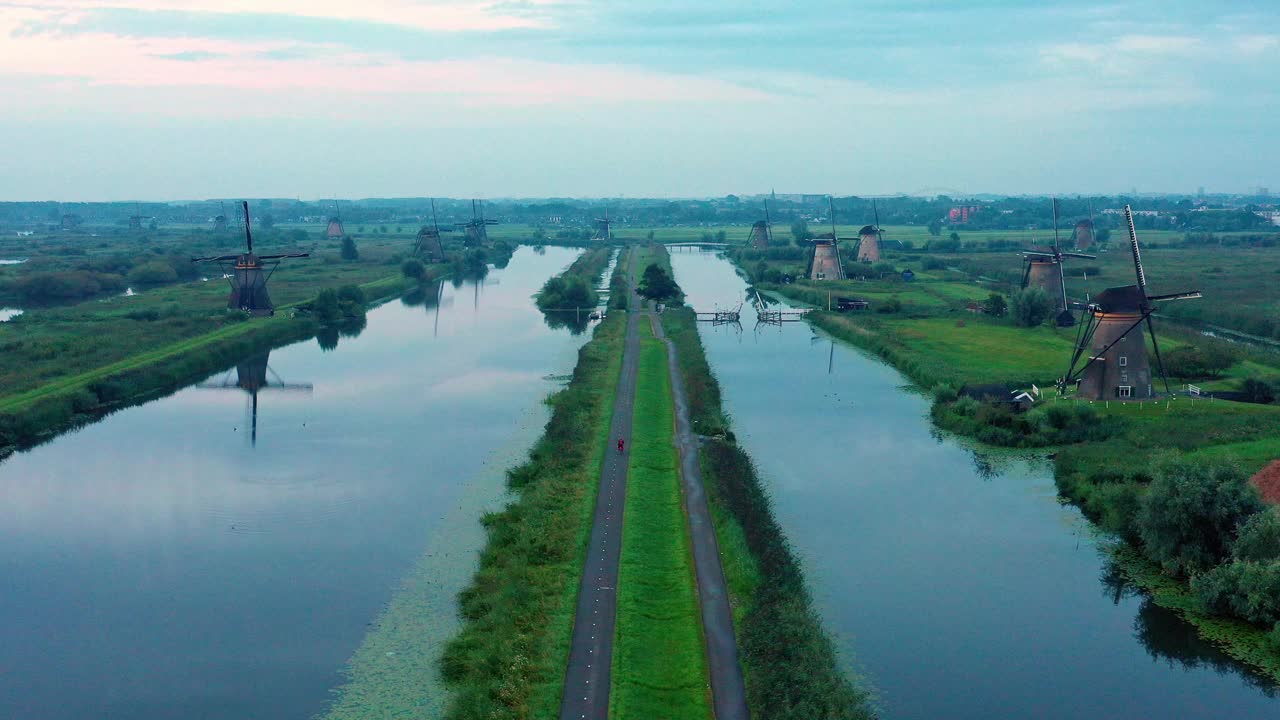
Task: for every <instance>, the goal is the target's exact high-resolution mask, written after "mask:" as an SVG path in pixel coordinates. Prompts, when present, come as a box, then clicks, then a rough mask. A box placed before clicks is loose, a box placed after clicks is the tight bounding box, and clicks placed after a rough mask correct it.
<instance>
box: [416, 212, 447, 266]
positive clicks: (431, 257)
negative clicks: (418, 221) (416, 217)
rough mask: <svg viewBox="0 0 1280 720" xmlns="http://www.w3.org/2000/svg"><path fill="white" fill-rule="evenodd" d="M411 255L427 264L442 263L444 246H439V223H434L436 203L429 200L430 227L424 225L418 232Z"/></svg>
mask: <svg viewBox="0 0 1280 720" xmlns="http://www.w3.org/2000/svg"><path fill="white" fill-rule="evenodd" d="M413 254H414V255H416V256H418V257H421V258H423V259H425V260H426V261H427V262H443V261H444V246H443V245H441V244H440V223H439V222H437V221H436V201H435V198H432V199H431V227H427V226H426V225H423V226H422V229H421V230H419V231H418V237H417V238H416V239H415V240H414V244H413Z"/></svg>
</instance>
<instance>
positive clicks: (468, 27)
mask: <svg viewBox="0 0 1280 720" xmlns="http://www.w3.org/2000/svg"><path fill="white" fill-rule="evenodd" d="M557 4H558V3H557V2H555V0H528V1H527V2H523V3H518V4H511V3H502V2H421V1H417V0H357V1H354V2H353V1H352V0H94V1H93V2H87V1H86V0H28V1H26V2H0V11H3V12H6V13H7V12H10V11H17V10H28V11H39V12H42V13H47V14H49V15H51V16H53V17H56V18H58V19H59V21H69V22H75V20H76V19H77V18H78V17H79V14H80V13H84V12H88V11H98V10H138V11H144V12H146V11H151V12H156V11H170V12H173V11H178V12H185V13H210V14H218V15H241V14H251V15H289V16H294V17H304V18H323V19H329V20H358V21H364V22H374V23H383V24H389V25H399V26H404V27H413V28H417V29H421V30H431V31H436V32H486V31H497V30H513V29H520V28H539V27H546V26H548V24H549V22H550V20H549V16H548V15H547V14H546V13H544V12H543V10H545V9H548V8H550V7H552V6H554V5H557Z"/></svg>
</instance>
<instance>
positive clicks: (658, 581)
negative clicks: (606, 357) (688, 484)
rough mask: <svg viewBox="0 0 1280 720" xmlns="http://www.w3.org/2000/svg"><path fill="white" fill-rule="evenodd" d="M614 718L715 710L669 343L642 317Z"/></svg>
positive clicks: (685, 717)
mask: <svg viewBox="0 0 1280 720" xmlns="http://www.w3.org/2000/svg"><path fill="white" fill-rule="evenodd" d="M634 413H635V414H634V419H633V426H632V434H631V438H632V439H631V450H630V457H629V466H628V470H627V500H626V505H625V509H624V511H623V530H622V554H621V562H620V566H619V576H618V617H617V626H616V627H617V629H616V638H615V643H614V650H613V673H612V681H613V686H612V689H611V691H610V694H609V705H610V708H609V710H610V712H609V714H610V716H611V717H617V718H669V719H671V720H693V719H694V718H701V719H703V720H706V718H710V717H711V697H710V690H709V685H708V682H709V681H708V677H707V664H706V649H705V648H704V646H703V639H702V621H701V615H700V613H699V609H698V597H697V590H696V589H695V587H694V585H695V580H694V574H693V550H692V548H691V546H690V539H689V529H688V523H687V522H686V521H685V513H684V500H683V495H682V491H681V487H680V470H679V458H678V453H677V451H676V447H675V445H674V435H675V411H674V406H673V400H672V395H671V376H670V374H669V373H668V371H667V351H666V346H665V345H664V344H663V343H662V342H661V341H659V340H658V339H657V338H655V337H654V335H653V330H652V329H651V328H650V326H649V323H647V322H641V323H640V356H639V364H638V368H637V375H636V399H635V409H634Z"/></svg>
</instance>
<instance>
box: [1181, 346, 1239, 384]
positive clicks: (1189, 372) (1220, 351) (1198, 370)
mask: <svg viewBox="0 0 1280 720" xmlns="http://www.w3.org/2000/svg"><path fill="white" fill-rule="evenodd" d="M1236 359H1237V357H1236V354H1235V351H1234V350H1231V349H1230V348H1227V347H1225V346H1224V345H1223V344H1220V343H1211V344H1205V345H1195V346H1192V345H1183V346H1181V347H1176V348H1174V349H1172V350H1170V351H1169V352H1168V353H1166V354H1165V356H1164V368H1165V372H1167V373H1169V374H1170V375H1172V376H1174V377H1177V378H1182V379H1187V380H1194V379H1196V378H1206V377H1218V376H1219V375H1221V374H1222V371H1223V370H1226V369H1227V368H1229V367H1231V366H1232V365H1234V364H1235V362H1236Z"/></svg>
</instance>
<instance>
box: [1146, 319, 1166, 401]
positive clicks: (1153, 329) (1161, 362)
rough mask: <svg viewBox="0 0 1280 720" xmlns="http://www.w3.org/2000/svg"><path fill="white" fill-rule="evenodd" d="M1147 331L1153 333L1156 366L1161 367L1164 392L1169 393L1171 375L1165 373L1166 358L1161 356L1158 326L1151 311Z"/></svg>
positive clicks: (1152, 344) (1152, 345) (1152, 343)
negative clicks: (1153, 320) (1153, 321)
mask: <svg viewBox="0 0 1280 720" xmlns="http://www.w3.org/2000/svg"><path fill="white" fill-rule="evenodd" d="M1147 332H1149V333H1151V347H1152V348H1153V349H1154V350H1155V351H1156V367H1157V368H1159V369H1160V379H1161V380H1163V381H1164V392H1165V394H1166V395H1167V394H1169V377H1168V376H1167V375H1165V374H1164V360H1163V359H1161V357H1160V343H1159V342H1158V341H1156V326H1155V325H1154V324H1153V323H1152V322H1151V313H1147Z"/></svg>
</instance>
